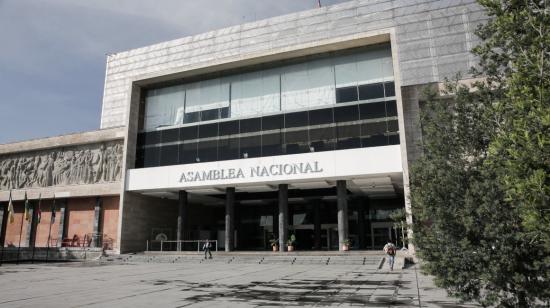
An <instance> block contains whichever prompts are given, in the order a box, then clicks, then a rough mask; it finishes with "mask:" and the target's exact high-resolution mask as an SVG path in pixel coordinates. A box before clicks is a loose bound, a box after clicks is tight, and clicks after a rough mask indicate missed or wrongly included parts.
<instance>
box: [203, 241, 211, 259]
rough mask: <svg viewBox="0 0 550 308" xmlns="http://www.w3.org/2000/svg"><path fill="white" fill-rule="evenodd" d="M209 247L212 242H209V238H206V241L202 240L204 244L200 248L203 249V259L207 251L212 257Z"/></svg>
mask: <svg viewBox="0 0 550 308" xmlns="http://www.w3.org/2000/svg"><path fill="white" fill-rule="evenodd" d="M211 248H212V244H210V240H206V242H204V245H202V250H204V258H205V259H206V254H207V253H208V254H209V255H210V259H212V252H211V251H210V249H211Z"/></svg>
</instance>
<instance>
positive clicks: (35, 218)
mask: <svg viewBox="0 0 550 308" xmlns="http://www.w3.org/2000/svg"><path fill="white" fill-rule="evenodd" d="M32 209H33V211H32V212H31V213H32V214H31V221H30V229H31V233H30V237H29V247H34V246H35V245H36V229H37V228H38V202H37V203H36V204H33V205H32Z"/></svg>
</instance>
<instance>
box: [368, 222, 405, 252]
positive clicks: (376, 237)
mask: <svg viewBox="0 0 550 308" xmlns="http://www.w3.org/2000/svg"><path fill="white" fill-rule="evenodd" d="M401 233H402V230H401V229H397V228H395V226H394V223H393V222H373V223H371V232H370V234H371V247H372V248H373V249H382V248H383V247H384V245H386V243H388V240H391V241H392V242H393V243H394V244H395V245H396V246H402V243H401V240H402V234H401Z"/></svg>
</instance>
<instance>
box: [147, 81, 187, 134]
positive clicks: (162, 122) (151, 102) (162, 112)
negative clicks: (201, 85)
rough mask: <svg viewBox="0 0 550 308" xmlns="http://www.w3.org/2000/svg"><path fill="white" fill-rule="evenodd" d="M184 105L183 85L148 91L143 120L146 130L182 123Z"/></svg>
mask: <svg viewBox="0 0 550 308" xmlns="http://www.w3.org/2000/svg"><path fill="white" fill-rule="evenodd" d="M184 104H185V91H184V86H183V85H180V86H173V87H167V88H160V89H154V90H149V91H147V94H146V95H145V113H144V119H143V121H144V123H143V128H144V130H146V131H147V130H153V129H156V128H159V127H164V126H171V125H178V124H180V123H182V122H183V112H184Z"/></svg>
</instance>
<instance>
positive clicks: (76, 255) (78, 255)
mask: <svg viewBox="0 0 550 308" xmlns="http://www.w3.org/2000/svg"><path fill="white" fill-rule="evenodd" d="M18 254H19V257H18V256H17V255H18ZM102 254H103V251H102V250H101V248H50V249H47V248H38V247H37V248H35V249H34V255H33V249H32V248H28V247H21V249H20V250H18V249H17V247H6V248H4V251H2V250H1V248H0V256H2V262H10V263H12V262H16V261H17V260H18V259H19V262H29V261H33V260H34V262H46V261H84V260H95V259H98V258H99V257H101V255H102Z"/></svg>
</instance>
